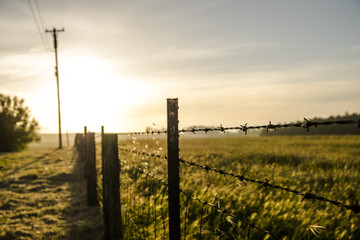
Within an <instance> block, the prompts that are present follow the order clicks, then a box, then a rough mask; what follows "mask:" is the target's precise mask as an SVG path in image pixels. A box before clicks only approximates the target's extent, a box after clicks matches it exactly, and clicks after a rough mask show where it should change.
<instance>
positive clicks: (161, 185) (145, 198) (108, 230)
mask: <svg viewBox="0 0 360 240" xmlns="http://www.w3.org/2000/svg"><path fill="white" fill-rule="evenodd" d="M167 104H168V127H167V129H166V130H149V131H145V132H122V133H115V134H105V133H104V129H103V128H102V134H101V135H100V136H96V137H95V138H96V139H98V138H100V137H101V142H102V172H101V175H102V179H103V184H102V186H100V185H99V184H97V189H98V190H99V189H100V188H101V189H102V194H98V195H97V198H98V199H99V200H101V201H102V204H101V206H102V207H103V213H104V223H105V237H106V239H117V238H118V237H124V239H131V238H134V237H135V238H136V239H157V238H161V239H170V240H174V239H180V238H182V239H187V238H189V237H190V239H193V238H198V239H207V237H209V236H210V235H209V233H208V232H209V231H208V230H206V231H205V229H204V227H205V218H210V217H211V218H212V220H214V219H217V222H216V223H215V222H214V223H213V224H214V225H216V226H215V227H214V228H212V229H213V230H214V232H213V233H212V236H213V237H215V238H217V239H237V237H236V234H239V231H243V233H242V236H246V239H251V233H252V231H253V230H256V231H258V232H261V233H263V234H264V235H266V236H269V237H270V238H272V239H280V238H279V237H278V236H277V235H276V232H275V233H274V232H273V231H274V230H272V229H270V230H268V229H264V228H262V227H261V226H258V225H256V224H255V223H254V222H252V221H250V220H248V219H246V218H243V217H242V216H240V215H238V214H235V213H233V212H232V211H231V209H225V208H224V207H221V205H220V201H216V198H214V199H213V200H212V201H206V200H204V199H201V197H197V196H196V195H193V193H192V192H193V191H192V190H191V189H190V191H189V190H187V189H185V190H184V189H182V188H180V184H179V182H180V181H179V180H180V179H181V178H182V177H181V176H179V166H180V165H181V166H182V167H190V168H197V169H199V170H204V172H207V173H209V172H212V173H215V174H217V175H219V176H225V177H232V178H234V179H235V180H236V181H238V182H240V183H241V182H246V183H253V184H256V185H259V186H260V187H261V188H260V189H267V188H272V189H276V190H280V191H284V192H288V193H291V194H294V195H297V196H300V197H301V200H300V202H303V201H305V200H306V201H308V200H312V201H310V202H324V203H329V204H331V205H334V206H337V207H340V208H343V209H346V210H350V211H352V212H353V213H356V214H357V213H359V212H360V206H359V205H358V203H357V202H356V203H355V204H346V203H347V202H348V201H345V202H346V203H344V202H339V201H336V200H332V199H328V198H325V197H322V196H318V195H316V194H314V193H311V192H302V191H300V190H297V189H293V188H289V187H286V186H281V185H278V184H274V183H270V180H269V179H268V178H265V180H259V179H255V178H252V177H250V176H247V175H246V176H245V174H244V173H242V174H237V173H233V172H230V171H227V170H225V169H218V168H215V167H212V166H210V165H207V164H200V163H197V162H194V161H188V160H185V159H182V158H180V157H179V150H180V149H179V145H178V138H179V135H180V134H182V133H193V134H196V133H198V132H203V133H205V134H207V133H209V132H221V133H226V132H227V131H232V130H237V131H242V132H243V133H244V134H245V135H246V134H247V133H248V131H249V130H253V129H265V130H266V132H268V131H269V130H276V129H280V128H304V129H306V131H307V132H309V131H310V129H311V128H312V127H318V126H322V125H326V126H328V125H347V124H356V125H357V128H360V119H359V120H341V121H324V122H318V121H309V120H307V119H306V118H304V122H302V123H295V124H272V123H271V121H269V124H268V125H259V126H248V124H247V123H246V124H245V125H240V126H235V127H223V126H222V125H220V126H219V127H211V128H210V127H209V128H208V127H201V128H196V127H192V128H189V129H179V128H178V115H177V111H178V105H177V99H168V102H167ZM85 132H86V130H85ZM137 135H145V136H155V135H166V137H167V145H168V149H167V155H165V154H161V153H160V152H161V151H158V150H154V151H153V152H151V151H148V149H147V150H145V149H142V150H139V149H138V148H137V147H136V146H133V147H132V148H129V147H128V146H125V145H124V146H119V142H118V139H117V136H130V137H134V136H135V137H136V136H137ZM110 138H111V139H112V140H111V141H110V140H109V139H110ZM87 145H88V144H86V142H85V144H84V146H86V147H87ZM109 145H111V147H109ZM109 149H111V150H109ZM84 152H85V153H86V151H84ZM119 153H120V154H119ZM84 155H85V157H86V154H84ZM119 156H121V157H120V158H119ZM86 162H88V161H85V163H86ZM159 166H161V167H159ZM166 168H167V169H166ZM106 169H107V170H106ZM166 170H167V171H166ZM107 171H108V173H107ZM110 172H112V173H110ZM111 176H112V177H111ZM114 176H115V177H114ZM116 176H121V177H120V179H119V180H117V179H116ZM166 178H167V181H166V180H164V179H166ZM110 182H111V183H110ZM116 182H117V183H118V184H119V187H117V185H116V184H115V185H114V183H116ZM114 188H115V189H116V188H118V189H119V192H116V191H115V192H114V191H112V190H111V189H114ZM106 189H107V190H106ZM120 190H121V191H120ZM120 192H121V196H120ZM110 195H112V196H110ZM117 196H118V197H117ZM195 203H198V204H200V206H201V207H200V209H201V210H200V214H199V216H196V217H194V216H193V215H194V214H190V215H192V216H190V215H189V209H190V208H191V207H192V205H191V204H195ZM237 222H239V223H240V225H239V224H237ZM191 224H192V225H193V226H190V225H191ZM226 224H228V225H230V226H232V227H229V226H225V225H226ZM194 226H198V230H197V231H198V232H197V233H194V231H196V230H195V229H196V228H195V227H194ZM239 226H241V227H240V230H236V229H235V228H236V227H237V228H239ZM130 229H132V230H130ZM234 229H235V230H234ZM189 231H192V232H191V233H189Z"/></svg>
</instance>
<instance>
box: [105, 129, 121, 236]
mask: <svg viewBox="0 0 360 240" xmlns="http://www.w3.org/2000/svg"><path fill="white" fill-rule="evenodd" d="M102 131H103V129H102ZM102 174H103V217H104V225H105V238H104V239H107V240H115V239H122V223H121V206H120V176H119V174H120V164H119V156H118V137H117V134H104V133H103V132H102Z"/></svg>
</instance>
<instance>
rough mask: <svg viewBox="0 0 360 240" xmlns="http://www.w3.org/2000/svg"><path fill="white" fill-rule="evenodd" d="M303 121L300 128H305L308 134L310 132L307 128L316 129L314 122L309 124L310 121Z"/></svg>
mask: <svg viewBox="0 0 360 240" xmlns="http://www.w3.org/2000/svg"><path fill="white" fill-rule="evenodd" d="M304 120H305V122H304V123H303V124H301V126H302V127H303V128H306V130H307V131H308V132H309V131H310V130H309V128H310V127H311V126H314V127H316V128H317V124H316V123H315V122H310V121H309V120H307V119H306V118H304Z"/></svg>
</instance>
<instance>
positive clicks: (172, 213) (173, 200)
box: [167, 98, 181, 240]
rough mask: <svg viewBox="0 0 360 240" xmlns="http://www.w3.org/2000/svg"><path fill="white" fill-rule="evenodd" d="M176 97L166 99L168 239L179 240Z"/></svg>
mask: <svg viewBox="0 0 360 240" xmlns="http://www.w3.org/2000/svg"><path fill="white" fill-rule="evenodd" d="M178 108H179V107H178V99H177V98H174V99H167V133H168V135H167V147H168V184H169V185H168V193H169V239H170V240H180V236H181V234H180V196H179V195H180V190H179V182H180V177H179V120H178Z"/></svg>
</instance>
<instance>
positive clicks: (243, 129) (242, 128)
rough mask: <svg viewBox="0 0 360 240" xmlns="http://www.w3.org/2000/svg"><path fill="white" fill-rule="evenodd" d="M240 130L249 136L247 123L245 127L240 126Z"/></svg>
mask: <svg viewBox="0 0 360 240" xmlns="http://www.w3.org/2000/svg"><path fill="white" fill-rule="evenodd" d="M240 129H241V130H242V131H243V132H244V133H245V135H246V134H247V130H248V127H247V123H245V125H240Z"/></svg>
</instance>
